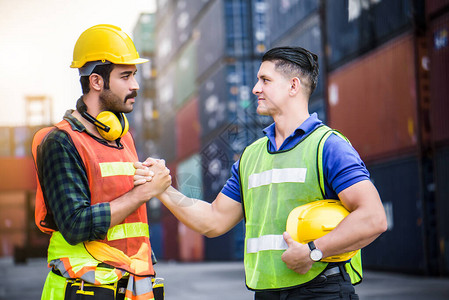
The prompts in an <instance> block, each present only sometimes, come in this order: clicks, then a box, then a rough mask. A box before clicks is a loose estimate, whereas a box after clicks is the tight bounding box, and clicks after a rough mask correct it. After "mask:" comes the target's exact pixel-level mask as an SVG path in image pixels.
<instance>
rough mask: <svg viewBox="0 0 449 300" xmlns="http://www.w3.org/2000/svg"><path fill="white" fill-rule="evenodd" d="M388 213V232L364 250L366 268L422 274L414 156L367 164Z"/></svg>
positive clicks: (420, 218) (415, 159) (420, 215)
mask: <svg viewBox="0 0 449 300" xmlns="http://www.w3.org/2000/svg"><path fill="white" fill-rule="evenodd" d="M367 167H368V170H369V171H370V173H371V179H372V181H373V183H374V184H375V185H376V187H377V189H378V191H379V194H380V197H381V199H382V202H383V204H384V207H385V211H386V213H387V221H388V226H389V227H388V230H387V231H386V232H385V233H383V234H382V235H381V236H380V237H379V238H378V239H376V240H375V241H374V242H373V243H372V244H370V245H369V246H367V247H366V248H364V249H363V252H362V253H363V256H362V260H363V264H364V265H365V267H367V268H371V269H373V268H375V269H383V270H390V271H393V270H394V271H400V272H407V273H421V274H423V273H424V270H425V269H426V261H425V256H424V244H423V243H424V242H423V241H424V240H423V216H422V203H421V199H420V179H419V162H418V158H417V157H415V156H411V157H406V158H399V159H392V160H389V161H387V162H382V163H377V164H369V165H368V166H367Z"/></svg>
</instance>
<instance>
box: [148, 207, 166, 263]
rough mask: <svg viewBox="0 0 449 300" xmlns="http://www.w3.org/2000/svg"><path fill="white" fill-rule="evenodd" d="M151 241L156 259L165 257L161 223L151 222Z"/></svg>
mask: <svg viewBox="0 0 449 300" xmlns="http://www.w3.org/2000/svg"><path fill="white" fill-rule="evenodd" d="M157 201H159V200H157ZM150 242H151V249H152V250H153V253H154V255H155V256H156V260H162V259H164V242H163V228H162V224H161V223H151V224H150ZM156 268H157V267H156Z"/></svg>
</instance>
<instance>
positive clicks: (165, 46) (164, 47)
mask: <svg viewBox="0 0 449 300" xmlns="http://www.w3.org/2000/svg"><path fill="white" fill-rule="evenodd" d="M157 16H158V17H159V16H161V13H160V12H158V14H157ZM175 24H176V20H175V15H174V14H173V12H171V13H170V14H167V15H166V16H164V18H163V20H161V22H160V23H159V22H158V23H157V25H156V41H157V42H156V62H157V64H156V70H157V74H161V73H163V71H164V70H166V68H167V65H168V64H170V62H171V61H172V60H173V58H174V56H175V54H176V52H177V51H178V48H177V46H179V45H177V43H178V42H177V37H176V34H175Z"/></svg>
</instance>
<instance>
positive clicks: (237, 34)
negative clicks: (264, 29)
mask: <svg viewBox="0 0 449 300" xmlns="http://www.w3.org/2000/svg"><path fill="white" fill-rule="evenodd" d="M251 13H252V12H251V1H248V0H246V1H241V0H224V19H225V34H226V55H227V56H231V57H233V58H237V59H241V58H243V57H249V56H250V55H251V54H252V53H251V50H252V47H251Z"/></svg>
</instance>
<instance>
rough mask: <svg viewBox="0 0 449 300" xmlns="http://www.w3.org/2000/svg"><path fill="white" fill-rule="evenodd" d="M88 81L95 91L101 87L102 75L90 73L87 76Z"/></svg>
mask: <svg viewBox="0 0 449 300" xmlns="http://www.w3.org/2000/svg"><path fill="white" fill-rule="evenodd" d="M89 83H90V86H91V88H92V89H94V90H96V91H101V90H102V89H103V83H104V81H103V77H101V76H100V75H98V74H96V73H92V74H91V75H90V76H89Z"/></svg>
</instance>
